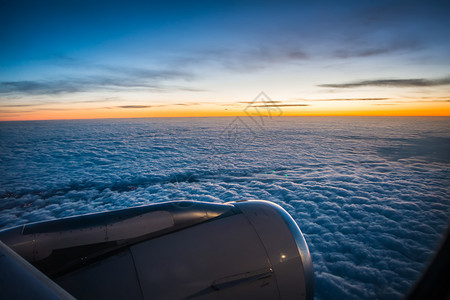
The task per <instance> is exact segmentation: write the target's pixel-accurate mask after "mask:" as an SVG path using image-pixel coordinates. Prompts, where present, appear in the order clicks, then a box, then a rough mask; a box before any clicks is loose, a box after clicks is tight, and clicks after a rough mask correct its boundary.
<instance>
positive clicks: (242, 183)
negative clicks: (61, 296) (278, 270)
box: [0, 118, 450, 299]
mask: <svg viewBox="0 0 450 300" xmlns="http://www.w3.org/2000/svg"><path fill="white" fill-rule="evenodd" d="M232 121H233V120H232V119H227V118H219V119H212V118H201V119H133V120H123V119H122V120H88V121H42V122H11V123H8V122H3V123H0V137H1V138H0V162H1V163H0V173H1V174H2V176H0V199H1V200H0V217H1V218H0V227H3V228H4V227H8V226H13V225H18V224H22V223H26V222H33V221H39V220H47V219H52V218H58V217H64V216H69V215H75V214H83V213H88V212H94V211H103V210H109V209H116V208H123V207H129V206H134V205H140V204H146V203H156V202H161V201H169V200H180V199H186V200H199V201H210V202H227V201H235V200H240V199H264V200H269V201H273V202H276V203H278V204H280V205H281V206H283V207H284V208H285V209H286V210H287V211H288V212H289V213H291V214H292V216H293V217H294V219H295V220H296V221H297V223H298V224H299V226H300V228H301V229H302V231H303V233H304V234H305V237H306V239H307V242H308V244H309V247H310V251H311V254H312V257H313V263H314V267H315V275H316V298H317V299H361V298H383V299H385V298H392V299H400V298H402V296H403V295H404V294H405V293H407V292H408V290H409V289H410V288H411V286H412V284H413V283H414V282H415V281H416V280H417V279H418V278H419V276H420V274H421V272H422V271H423V270H424V268H425V266H426V263H427V262H428V261H429V260H430V259H431V257H432V254H433V253H434V251H435V247H437V246H438V244H439V242H440V239H441V236H442V233H443V232H444V231H445V229H446V226H447V224H448V216H449V215H450V203H449V199H450V197H449V196H450V191H449V189H448V186H450V182H449V178H450V176H449V175H450V174H449V173H450V171H449V170H450V168H449V163H450V157H449V154H448V153H450V149H449V147H450V134H449V133H450V123H449V122H448V119H445V118H444V119H439V118H431V119H427V118H274V119H271V120H266V121H264V122H261V120H259V119H250V118H241V119H240V120H239V122H232ZM229 124H235V125H236V126H234V125H233V126H232V127H230V126H229Z"/></svg>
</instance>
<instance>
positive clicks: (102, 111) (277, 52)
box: [0, 0, 450, 120]
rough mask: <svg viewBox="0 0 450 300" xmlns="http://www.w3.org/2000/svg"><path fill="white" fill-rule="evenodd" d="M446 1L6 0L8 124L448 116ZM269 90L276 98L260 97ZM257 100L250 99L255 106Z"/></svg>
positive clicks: (449, 13) (0, 109)
mask: <svg viewBox="0 0 450 300" xmlns="http://www.w3.org/2000/svg"><path fill="white" fill-rule="evenodd" d="M448 28H450V2H449V1H113V0H109V1H82V0H77V1H72V0H65V1H20V0H19V1H13V0H11V1H4V0H0V120H33V119H66V118H71V119H78V118H108V117H166V116H218V115H220V116H227V115H228V116H231V115H245V111H244V109H245V107H246V106H248V105H251V106H253V107H258V106H264V105H267V104H268V103H269V105H270V106H271V108H272V109H276V110H278V111H280V112H281V111H282V114H283V115H446V116H449V115H450V39H449V33H448ZM261 91H264V92H265V93H266V94H267V95H268V96H269V97H270V99H271V101H270V102H268V100H267V99H257V100H256V101H255V102H252V101H253V100H254V99H255V97H257V96H258V95H259V93H260V92H261ZM250 102H252V103H250Z"/></svg>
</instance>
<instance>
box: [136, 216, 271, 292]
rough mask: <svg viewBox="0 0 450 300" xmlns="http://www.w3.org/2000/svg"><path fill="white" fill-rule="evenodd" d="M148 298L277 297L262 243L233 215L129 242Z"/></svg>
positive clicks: (142, 286) (247, 224) (246, 222)
mask: <svg viewBox="0 0 450 300" xmlns="http://www.w3.org/2000/svg"><path fill="white" fill-rule="evenodd" d="M131 251H132V253H133V257H134V260H135V265H136V269H137V272H138V276H139V279H140V283H141V288H142V291H143V294H144V297H145V299H185V298H188V299H278V298H279V294H278V289H277V286H276V281H275V278H274V276H273V274H272V272H271V265H270V263H269V260H268V258H267V254H266V252H265V250H264V247H263V246H262V244H261V241H260V240H259V237H258V235H257V234H256V232H255V231H254V229H253V227H252V226H251V225H250V223H249V222H248V221H247V219H246V218H245V217H244V216H243V215H242V214H239V215H234V216H230V217H226V218H222V219H218V220H214V221H210V222H206V223H202V224H199V225H196V226H193V227H190V228H186V229H184V230H181V231H178V232H175V233H171V234H169V235H166V236H162V237H159V238H156V239H152V240H149V241H146V242H143V243H141V244H138V245H135V246H132V247H131Z"/></svg>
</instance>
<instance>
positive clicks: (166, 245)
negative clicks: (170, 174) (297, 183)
mask: <svg viewBox="0 0 450 300" xmlns="http://www.w3.org/2000/svg"><path fill="white" fill-rule="evenodd" d="M0 240H1V241H2V242H3V243H4V244H6V245H7V246H8V247H9V248H10V249H12V250H13V251H14V252H15V253H17V254H19V255H20V256H21V257H22V258H24V259H26V260H27V261H28V262H30V263H31V264H32V265H33V266H34V267H36V268H37V269H38V270H39V271H40V272H42V273H43V274H45V276H47V277H48V278H50V279H51V280H50V282H51V281H53V282H55V283H57V284H58V285H59V287H62V288H63V289H64V290H65V291H67V292H68V293H69V294H71V295H73V296H74V297H76V298H81V299H121V298H123V299H313V295H314V273H313V266H312V261H311V256H310V253H309V250H308V246H307V244H306V241H305V239H304V237H303V235H302V233H301V231H300V229H299V228H298V226H297V224H296V223H295V221H294V220H293V219H292V218H291V216H290V215H289V214H288V213H287V212H286V211H285V210H284V209H283V208H281V207H280V206H278V205H276V204H273V203H271V202H268V201H259V200H251V201H242V202H232V203H226V204H216V203H204V202H195V201H180V202H166V203H159V204H153V205H146V206H140V207H133V208H128V209H122V210H116V211H110V212H103V213H94V214H89V215H82V216H75V217H69V218H64V219H58V220H52V221H45V222H38V223H32V224H26V225H23V226H18V227H14V228H10V229H6V230H3V231H1V232H0ZM1 266H2V260H0V267H1ZM17 268H19V267H17ZM36 271H37V270H36ZM1 272H7V270H6V269H5V268H0V273H1ZM12 273H13V272H12ZM16 273H17V272H16ZM19 273H20V272H19ZM21 276H22V275H21ZM8 280H10V281H11V282H10V283H7V284H6V285H5V286H6V287H7V288H6V289H4V290H1V291H0V296H2V294H3V296H5V297H8V295H13V294H11V293H14V289H15V288H19V289H22V292H23V291H26V288H27V283H26V282H23V281H21V278H15V277H14V276H13V277H11V278H9V279H8ZM46 284H47V285H48V283H46ZM55 286H56V285H55ZM8 293H10V294H8ZM33 293H35V294H34V295H36V291H33ZM60 294H61V293H60ZM0 298H2V297H0Z"/></svg>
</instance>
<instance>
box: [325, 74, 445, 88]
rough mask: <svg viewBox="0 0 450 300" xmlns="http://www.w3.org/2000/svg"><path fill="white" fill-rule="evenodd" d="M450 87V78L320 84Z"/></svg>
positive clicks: (332, 86)
mask: <svg viewBox="0 0 450 300" xmlns="http://www.w3.org/2000/svg"><path fill="white" fill-rule="evenodd" d="M442 85H450V77H445V78H439V79H424V78H414V79H379V80H362V81H355V82H349V83H333V84H319V85H318V86H319V87H327V88H358V87H365V86H377V87H378V86H381V87H434V86H442Z"/></svg>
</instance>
